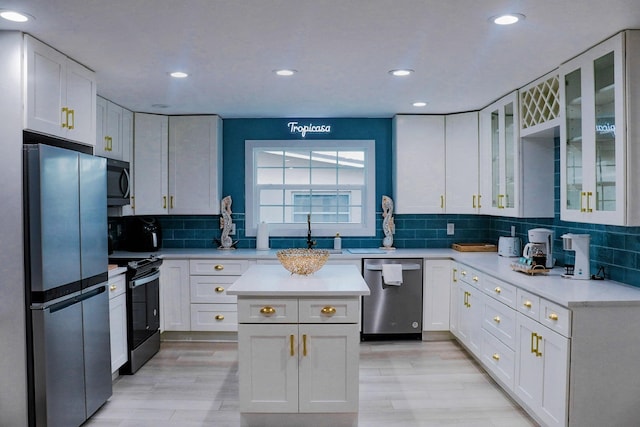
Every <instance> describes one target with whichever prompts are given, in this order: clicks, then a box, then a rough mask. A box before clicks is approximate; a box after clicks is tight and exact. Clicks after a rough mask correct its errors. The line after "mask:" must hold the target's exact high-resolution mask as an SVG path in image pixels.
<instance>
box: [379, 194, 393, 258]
mask: <svg viewBox="0 0 640 427" xmlns="http://www.w3.org/2000/svg"><path fill="white" fill-rule="evenodd" d="M382 218H383V220H382V231H383V232H384V239H382V247H383V249H387V250H390V249H395V248H394V247H393V234H394V233H395V232H396V225H395V223H394V222H393V200H391V197H389V196H382Z"/></svg>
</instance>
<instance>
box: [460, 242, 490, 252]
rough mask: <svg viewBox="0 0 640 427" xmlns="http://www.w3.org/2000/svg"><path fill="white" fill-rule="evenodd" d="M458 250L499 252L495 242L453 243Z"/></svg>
mask: <svg viewBox="0 0 640 427" xmlns="http://www.w3.org/2000/svg"><path fill="white" fill-rule="evenodd" d="M451 247H452V248H453V249H455V250H456V251H458V252H497V251H498V246H496V245H494V244H493V243H454V244H453V245H451Z"/></svg>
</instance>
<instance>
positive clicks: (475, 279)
mask: <svg viewBox="0 0 640 427" xmlns="http://www.w3.org/2000/svg"><path fill="white" fill-rule="evenodd" d="M472 280H473V281H474V282H477V281H478V280H480V278H479V277H478V276H473V279H472Z"/></svg>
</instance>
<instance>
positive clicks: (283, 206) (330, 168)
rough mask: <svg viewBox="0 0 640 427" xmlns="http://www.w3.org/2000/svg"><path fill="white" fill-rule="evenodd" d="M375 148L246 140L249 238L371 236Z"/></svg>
mask: <svg viewBox="0 0 640 427" xmlns="http://www.w3.org/2000/svg"><path fill="white" fill-rule="evenodd" d="M374 147H375V143H374V141H370V140H366V141H360V140H347V141H339V140H333V141H313V142H310V141H299V140H287V141H246V146H245V149H246V151H245V157H246V171H247V177H246V181H245V192H246V199H247V218H246V226H247V235H248V236H255V233H256V228H257V224H258V223H259V222H262V221H265V222H267V223H269V228H270V232H271V234H272V235H275V236H306V233H307V218H308V216H309V215H310V219H311V223H312V234H313V235H314V236H333V235H335V233H337V232H338V233H340V234H341V235H344V236H373V235H375V208H374V198H375V171H374V166H375V148H374Z"/></svg>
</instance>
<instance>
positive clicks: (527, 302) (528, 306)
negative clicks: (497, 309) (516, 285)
mask: <svg viewBox="0 0 640 427" xmlns="http://www.w3.org/2000/svg"><path fill="white" fill-rule="evenodd" d="M522 305H524V306H525V307H527V308H531V305H532V304H531V301H525V302H524V304H522Z"/></svg>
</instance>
